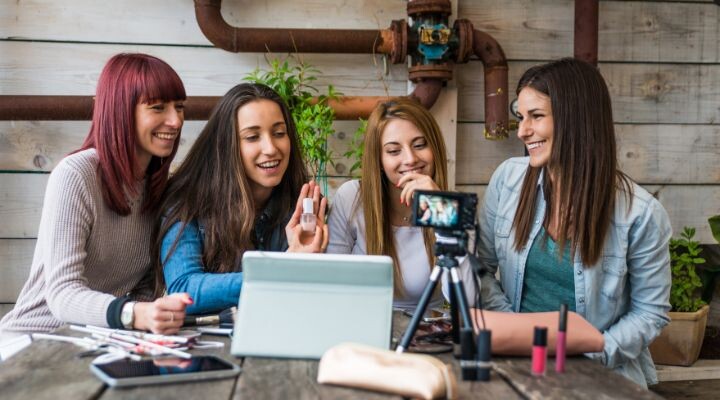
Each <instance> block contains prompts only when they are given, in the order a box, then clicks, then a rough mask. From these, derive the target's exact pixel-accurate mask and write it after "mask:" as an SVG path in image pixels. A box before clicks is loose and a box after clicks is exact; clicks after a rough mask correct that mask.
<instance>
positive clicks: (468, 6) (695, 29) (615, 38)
mask: <svg viewBox="0 0 720 400" xmlns="http://www.w3.org/2000/svg"><path fill="white" fill-rule="evenodd" d="M574 3H575V2H574V0H545V1H542V2H537V1H533V0H509V1H504V2H503V3H502V7H493V4H492V2H488V1H472V0H464V1H461V2H460V9H459V15H460V18H467V19H469V20H470V21H472V23H473V25H474V26H475V28H476V29H480V30H482V31H485V32H487V33H488V34H490V35H491V36H493V37H494V38H495V39H496V40H497V41H498V42H499V43H500V45H501V46H502V47H503V50H504V51H505V55H506V56H507V57H508V58H509V59H514V60H552V59H555V58H560V57H568V56H571V55H572V54H573V33H574ZM719 21H720V9H718V7H717V6H716V5H715V4H712V2H710V1H706V2H704V3H698V2H692V3H688V4H681V3H677V2H657V1H601V2H600V9H599V31H598V42H599V43H598V58H599V60H600V61H623V62H627V61H633V62H679V63H718V62H720V30H718V28H717V26H718V22H719Z"/></svg>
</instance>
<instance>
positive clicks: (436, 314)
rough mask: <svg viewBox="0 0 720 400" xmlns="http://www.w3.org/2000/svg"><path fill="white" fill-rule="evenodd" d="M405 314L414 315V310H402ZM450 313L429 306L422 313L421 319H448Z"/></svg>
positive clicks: (427, 320)
mask: <svg viewBox="0 0 720 400" xmlns="http://www.w3.org/2000/svg"><path fill="white" fill-rule="evenodd" d="M403 312H404V313H405V315H407V316H409V317H412V316H413V315H414V312H415V310H405V311H403ZM450 319H451V317H450V313H449V312H448V313H446V312H445V311H443V310H438V309H435V308H431V309H429V310H425V314H424V315H423V318H422V320H423V321H424V322H435V321H450Z"/></svg>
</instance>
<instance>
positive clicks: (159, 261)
mask: <svg viewBox="0 0 720 400" xmlns="http://www.w3.org/2000/svg"><path fill="white" fill-rule="evenodd" d="M306 180H307V173H306V170H305V165H304V164H303V160H302V155H301V153H300V148H299V144H298V139H297V133H296V131H295V125H294V123H293V120H292V116H291V114H290V111H289V110H288V107H287V105H286V104H285V102H283V100H282V99H281V98H280V96H279V95H278V94H277V93H276V92H275V91H273V90H272V89H270V88H269V87H267V86H264V85H260V84H250V83H245V84H240V85H237V86H235V87H234V88H232V89H230V91H228V92H227V94H225V96H223V98H222V99H220V101H219V102H218V104H217V105H216V106H215V108H214V109H213V111H212V114H211V115H210V118H209V120H208V122H207V125H206V126H205V128H203V130H202V132H201V133H200V136H199V137H198V138H197V140H196V141H195V144H194V145H193V147H192V148H191V149H190V151H189V153H188V155H187V157H186V158H185V161H184V162H183V164H182V165H181V166H180V168H178V170H177V172H176V173H175V174H174V175H173V176H172V178H170V180H169V182H168V189H167V191H166V193H165V197H164V200H163V204H162V210H163V215H164V218H163V220H162V222H161V224H160V227H159V230H158V232H157V234H156V239H155V243H156V244H155V249H156V252H157V251H159V254H157V255H156V258H155V260H156V273H155V276H156V290H157V291H158V292H162V291H163V290H165V287H166V286H167V291H168V292H169V293H175V292H187V293H189V294H190V295H191V297H192V298H193V299H194V304H193V305H192V306H190V307H188V308H187V312H188V314H200V313H208V312H214V311H218V310H222V309H224V308H228V307H231V306H234V305H237V302H238V298H239V295H240V288H241V286H242V279H243V278H242V272H241V271H242V267H241V264H240V262H241V259H242V255H243V253H244V252H245V251H247V250H267V251H295V252H319V251H321V250H322V248H323V246H325V245H324V244H323V243H327V228H326V227H325V225H324V217H325V208H326V203H327V200H326V199H322V200H321V199H320V188H319V186H317V185H316V184H315V183H314V182H310V184H307V183H305V182H306ZM306 197H312V198H313V200H314V213H315V214H316V217H317V226H316V228H315V231H314V232H306V233H303V231H302V227H301V225H300V215H301V214H302V199H303V198H306ZM295 199H297V201H295Z"/></svg>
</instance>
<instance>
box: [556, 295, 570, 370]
mask: <svg viewBox="0 0 720 400" xmlns="http://www.w3.org/2000/svg"><path fill="white" fill-rule="evenodd" d="M567 313H568V306H567V304H561V305H560V324H559V325H558V334H557V344H556V346H555V372H559V373H563V372H565V348H566V346H567V336H566V334H567Z"/></svg>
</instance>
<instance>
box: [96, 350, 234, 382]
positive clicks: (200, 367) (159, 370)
mask: <svg viewBox="0 0 720 400" xmlns="http://www.w3.org/2000/svg"><path fill="white" fill-rule="evenodd" d="M95 367H97V368H98V369H99V370H101V371H102V372H104V373H105V374H106V375H107V376H109V377H111V378H115V379H124V378H138V377H144V376H158V375H182V374H189V373H198V372H208V371H222V370H232V369H233V365H232V364H230V363H229V362H227V361H225V360H222V359H220V358H217V357H211V356H198V357H193V358H191V359H189V360H186V359H182V358H163V359H155V360H141V361H132V360H129V359H123V360H118V361H113V362H110V363H107V364H96V365H95Z"/></svg>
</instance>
